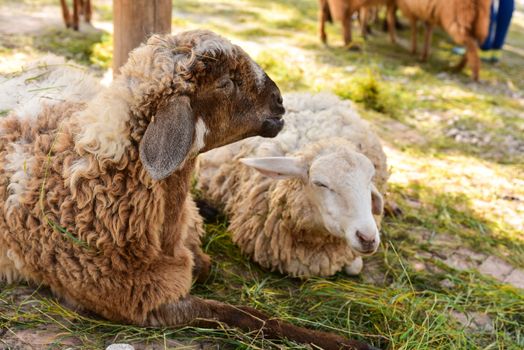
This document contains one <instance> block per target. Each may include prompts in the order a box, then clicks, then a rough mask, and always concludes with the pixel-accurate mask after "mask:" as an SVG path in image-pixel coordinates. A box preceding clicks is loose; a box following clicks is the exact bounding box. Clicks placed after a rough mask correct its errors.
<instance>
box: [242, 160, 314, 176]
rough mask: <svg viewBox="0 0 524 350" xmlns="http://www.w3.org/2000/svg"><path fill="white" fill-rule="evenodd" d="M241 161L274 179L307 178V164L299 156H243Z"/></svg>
mask: <svg viewBox="0 0 524 350" xmlns="http://www.w3.org/2000/svg"><path fill="white" fill-rule="evenodd" d="M240 161H241V162H242V163H244V164H245V165H247V166H250V167H252V168H254V169H256V170H257V171H259V172H260V173H262V174H264V175H265V176H269V177H272V178H274V179H288V178H291V177H299V178H302V179H307V167H306V164H305V163H304V161H303V160H302V159H301V158H298V157H264V158H242V159H240Z"/></svg>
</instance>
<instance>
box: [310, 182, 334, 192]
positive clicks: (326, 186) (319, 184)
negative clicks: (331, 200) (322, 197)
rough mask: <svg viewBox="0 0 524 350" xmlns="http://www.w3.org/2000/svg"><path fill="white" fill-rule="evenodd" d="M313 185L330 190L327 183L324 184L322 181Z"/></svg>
mask: <svg viewBox="0 0 524 350" xmlns="http://www.w3.org/2000/svg"><path fill="white" fill-rule="evenodd" d="M313 185H315V186H317V187H322V188H327V189H328V190H330V188H329V186H328V185H326V184H325V183H322V182H320V181H313Z"/></svg>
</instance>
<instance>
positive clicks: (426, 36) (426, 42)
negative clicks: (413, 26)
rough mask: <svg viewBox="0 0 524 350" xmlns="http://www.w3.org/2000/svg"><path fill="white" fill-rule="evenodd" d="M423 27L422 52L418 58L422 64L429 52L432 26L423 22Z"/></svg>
mask: <svg viewBox="0 0 524 350" xmlns="http://www.w3.org/2000/svg"><path fill="white" fill-rule="evenodd" d="M424 27H425V33H424V49H423V51H422V56H421V57H420V60H421V61H422V62H426V61H427V60H428V57H429V52H430V50H431V38H432V37H433V24H431V23H429V22H425V23H424Z"/></svg>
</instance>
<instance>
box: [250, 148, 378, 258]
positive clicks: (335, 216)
mask: <svg viewBox="0 0 524 350" xmlns="http://www.w3.org/2000/svg"><path fill="white" fill-rule="evenodd" d="M242 162H243V163H244V164H246V165H249V166H251V167H253V168H255V169H257V170H258V171H260V172H261V173H263V174H265V175H268V176H271V177H274V178H277V179H285V178H292V177H298V178H300V179H302V181H303V183H304V187H303V188H304V191H305V197H306V198H307V199H308V200H309V202H310V205H311V207H312V208H313V210H314V211H315V212H316V215H315V216H316V217H315V218H312V220H311V221H314V222H315V223H316V224H317V225H319V226H322V227H323V228H324V229H325V230H327V231H328V232H329V233H331V234H332V235H334V236H337V237H343V238H345V239H346V241H347V242H348V244H349V246H350V247H351V249H352V250H353V251H354V252H355V253H357V254H358V255H369V254H373V253H374V252H375V251H376V250H377V248H378V246H379V243H380V234H379V230H378V228H377V225H376V222H375V220H374V217H373V214H376V215H379V214H381V213H382V208H383V202H382V196H381V195H380V193H379V192H378V191H377V189H376V188H375V186H374V185H373V183H372V182H371V180H372V178H373V175H374V173H375V170H374V167H373V164H372V163H371V161H370V160H369V159H368V158H367V157H365V156H364V155H362V154H360V153H358V152H354V151H348V150H343V151H342V150H338V151H336V152H331V153H329V154H325V155H319V156H317V157H316V158H315V159H314V160H313V162H312V163H311V165H310V166H308V165H307V164H305V162H304V161H303V160H302V159H301V158H299V157H269V158H247V159H243V160H242Z"/></svg>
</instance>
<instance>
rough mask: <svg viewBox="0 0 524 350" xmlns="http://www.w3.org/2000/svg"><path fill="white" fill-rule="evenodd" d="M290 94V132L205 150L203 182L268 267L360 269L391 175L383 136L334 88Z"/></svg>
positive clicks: (316, 272)
mask: <svg viewBox="0 0 524 350" xmlns="http://www.w3.org/2000/svg"><path fill="white" fill-rule="evenodd" d="M284 101H285V106H286V110H287V113H286V118H285V119H286V127H285V128H284V131H282V132H281V133H280V134H279V135H278V136H277V137H276V138H275V139H271V140H267V139H262V138H254V139H249V140H245V141H242V142H237V143H235V144H232V145H229V146H227V147H222V148H219V149H216V150H213V151H211V152H208V153H206V154H203V155H201V156H200V158H199V168H198V169H199V170H198V188H199V189H200V190H201V191H202V194H203V197H204V199H205V200H208V201H209V202H211V204H212V205H218V206H222V207H223V208H224V209H225V211H226V213H227V214H229V216H230V226H229V229H230V231H231V232H232V235H233V241H234V242H235V243H236V244H238V245H239V247H240V248H241V250H242V251H243V252H244V253H245V254H247V255H249V256H250V257H252V258H253V259H254V260H255V261H256V262H258V263H259V264H261V265H262V266H264V267H266V268H269V269H272V270H278V271H280V272H282V273H287V274H289V275H291V276H296V277H308V276H330V275H332V274H334V273H336V272H337V271H339V270H341V269H342V268H344V269H345V271H346V272H347V273H348V274H350V275H354V274H358V273H359V272H360V270H361V269H362V258H361V256H362V255H369V254H372V253H374V252H375V251H376V249H377V247H378V245H379V241H380V237H379V230H378V228H377V225H378V226H379V225H380V215H381V214H382V210H383V199H382V194H383V193H384V192H385V190H386V181H387V179H388V170H387V165H386V156H385V154H384V152H383V150H382V147H381V144H380V141H379V139H378V137H377V136H376V135H375V133H374V132H373V131H372V130H371V128H370V127H369V125H368V123H367V122H365V121H363V120H362V119H361V118H360V117H359V115H358V114H357V112H356V111H355V109H354V108H353V106H352V105H351V104H350V103H349V102H347V101H341V100H339V99H338V98H337V97H336V96H334V95H330V94H325V93H324V94H317V95H310V94H292V95H287V96H285V98H284ZM246 165H247V166H246ZM373 214H375V216H373Z"/></svg>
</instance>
